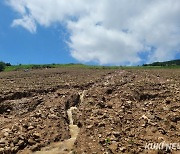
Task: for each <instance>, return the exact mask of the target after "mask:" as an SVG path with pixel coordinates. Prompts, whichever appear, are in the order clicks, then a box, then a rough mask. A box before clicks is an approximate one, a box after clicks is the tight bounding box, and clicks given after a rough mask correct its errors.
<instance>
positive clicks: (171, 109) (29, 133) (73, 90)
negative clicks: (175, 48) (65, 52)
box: [0, 68, 180, 154]
mask: <svg viewBox="0 0 180 154" xmlns="http://www.w3.org/2000/svg"><path fill="white" fill-rule="evenodd" d="M82 94H83V98H81V97H82ZM72 106H76V107H77V108H78V110H77V111H76V112H74V113H73V119H74V122H75V123H76V124H77V125H78V127H79V128H80V132H79V134H78V137H77V139H76V142H75V145H74V148H73V152H72V153H77V154H81V153H85V154H86V153H87V154H93V153H94V154H95V153H97V154H101V153H102V154H103V153H104V154H105V153H108V154H113V153H180V150H178V148H176V149H174V150H168V151H166V150H165V149H164V150H147V149H145V145H146V144H147V143H154V142H155V143H161V142H163V141H164V142H166V143H179V144H180V70H179V69H139V70H135V69H132V70H129V69H128V70H122V69H116V70H108V69H82V68H81V69H80V68H76V69H73V68H60V69H44V70H30V71H28V72H23V71H18V72H8V73H5V72H3V73H1V74H0V119H1V120H0V153H7V154H11V153H22V154H25V153H32V152H35V151H40V150H41V149H42V148H43V147H46V146H48V145H50V144H52V143H57V142H61V141H65V140H67V139H69V138H70V132H69V119H68V116H67V110H68V109H69V108H70V107H72Z"/></svg>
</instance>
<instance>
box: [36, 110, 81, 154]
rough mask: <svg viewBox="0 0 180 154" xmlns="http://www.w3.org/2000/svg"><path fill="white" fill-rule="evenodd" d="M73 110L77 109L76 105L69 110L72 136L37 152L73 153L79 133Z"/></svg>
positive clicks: (50, 153)
mask: <svg viewBox="0 0 180 154" xmlns="http://www.w3.org/2000/svg"><path fill="white" fill-rule="evenodd" d="M73 110H77V108H76V107H71V108H70V109H68V110H67V114H68V118H69V122H70V124H69V130H70V135H71V138H70V139H68V140H65V141H63V142H57V143H53V144H51V145H49V146H48V147H45V148H43V149H42V150H41V151H38V152H35V154H71V153H73V151H72V150H73V146H74V143H75V141H76V138H77V136H78V133H79V128H78V126H77V125H74V124H73V116H72V112H73Z"/></svg>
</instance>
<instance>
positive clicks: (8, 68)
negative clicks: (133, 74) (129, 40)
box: [4, 63, 180, 72]
mask: <svg viewBox="0 0 180 154" xmlns="http://www.w3.org/2000/svg"><path fill="white" fill-rule="evenodd" d="M61 67H64V68H69V67H70V68H88V69H177V68H180V66H97V65H84V64H73V63H70V64H44V65H35V64H31V65H21V64H20V65H12V66H6V67H5V70H4V71H5V72H9V71H18V70H29V69H44V68H61Z"/></svg>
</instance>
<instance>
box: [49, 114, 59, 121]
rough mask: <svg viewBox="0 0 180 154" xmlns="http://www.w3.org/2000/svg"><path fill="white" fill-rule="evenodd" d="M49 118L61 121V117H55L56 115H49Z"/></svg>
mask: <svg viewBox="0 0 180 154" xmlns="http://www.w3.org/2000/svg"><path fill="white" fill-rule="evenodd" d="M48 118H49V119H54V120H57V119H59V117H58V116H57V115H55V114H50V115H48Z"/></svg>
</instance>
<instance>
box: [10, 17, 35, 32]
mask: <svg viewBox="0 0 180 154" xmlns="http://www.w3.org/2000/svg"><path fill="white" fill-rule="evenodd" d="M19 25H21V26H22V27H24V28H25V29H27V30H29V31H30V32H31V33H35V32H36V24H35V21H34V19H33V18H32V17H29V16H24V17H23V18H22V19H15V20H14V21H13V23H12V25H11V26H12V27H15V26H19Z"/></svg>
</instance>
